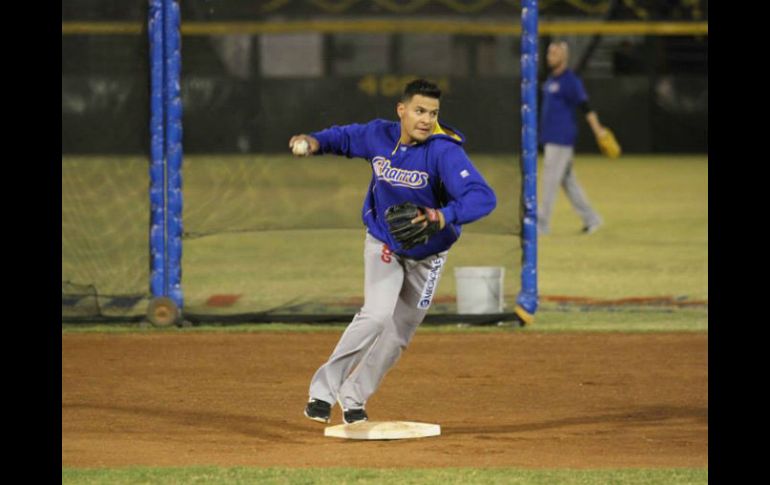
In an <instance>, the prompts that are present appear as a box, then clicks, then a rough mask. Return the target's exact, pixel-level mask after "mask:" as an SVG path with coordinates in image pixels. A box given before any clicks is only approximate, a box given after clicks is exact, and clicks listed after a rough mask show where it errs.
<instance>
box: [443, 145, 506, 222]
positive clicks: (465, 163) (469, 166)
mask: <svg viewBox="0 0 770 485" xmlns="http://www.w3.org/2000/svg"><path fill="white" fill-rule="evenodd" d="M437 163H438V172H439V177H440V178H441V181H442V183H443V184H444V187H446V190H447V192H448V193H449V197H450V201H449V203H448V204H447V205H446V206H445V207H443V208H441V212H442V213H443V214H444V220H445V221H446V223H447V224H468V223H469V222H473V221H476V220H478V219H481V218H482V217H484V216H486V215H488V214H489V213H490V212H492V211H493V210H494V208H495V207H496V206H497V197H496V196H495V192H494V191H493V190H492V187H490V186H489V184H487V182H486V180H484V177H482V176H481V173H479V171H478V170H476V167H474V166H473V163H472V162H471V161H470V159H469V158H468V156H467V155H466V154H465V150H463V149H462V148H461V147H459V146H457V145H450V146H449V148H448V149H447V150H445V151H444V152H443V153H441V155H440V157H439V159H438V162H437Z"/></svg>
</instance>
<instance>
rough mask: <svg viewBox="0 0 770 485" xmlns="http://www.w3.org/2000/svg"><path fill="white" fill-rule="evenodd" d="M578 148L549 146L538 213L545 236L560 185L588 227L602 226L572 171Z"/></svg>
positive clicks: (545, 158) (538, 220) (538, 223)
mask: <svg viewBox="0 0 770 485" xmlns="http://www.w3.org/2000/svg"><path fill="white" fill-rule="evenodd" d="M574 155H575V151H574V148H573V147H571V146H567V145H556V144H553V143H546V144H545V157H544V159H543V179H542V193H543V195H542V197H541V198H540V206H539V210H538V214H537V225H538V228H539V230H540V232H542V233H548V231H549V230H550V222H551V212H552V211H553V203H554V201H555V199H556V193H557V192H558V190H559V185H561V186H562V187H563V188H564V192H565V193H566V194H567V198H568V199H569V201H570V203H571V204H572V207H574V208H575V210H576V211H577V213H578V215H580V218H581V219H582V220H583V225H584V226H593V225H596V224H601V222H602V219H601V217H599V214H597V213H596V211H594V209H593V208H592V207H591V204H589V203H588V198H587V197H586V195H585V193H584V192H583V189H582V188H581V187H580V184H579V183H578V180H577V177H576V176H575V171H574V170H572V161H573V158H574Z"/></svg>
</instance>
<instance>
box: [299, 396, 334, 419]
mask: <svg viewBox="0 0 770 485" xmlns="http://www.w3.org/2000/svg"><path fill="white" fill-rule="evenodd" d="M331 415H332V405H331V404H329V403H328V402H326V401H321V400H320V399H311V400H310V401H308V403H307V405H306V406H305V417H307V418H308V419H312V420H313V421H318V422H319V423H328V422H329V421H330V420H331Z"/></svg>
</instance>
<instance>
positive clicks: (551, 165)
mask: <svg viewBox="0 0 770 485" xmlns="http://www.w3.org/2000/svg"><path fill="white" fill-rule="evenodd" d="M568 59H569V48H568V46H567V43H566V42H563V41H562V42H553V43H552V44H550V45H549V46H548V55H547V62H548V67H549V68H550V69H551V74H550V76H548V79H546V81H545V84H544V85H543V104H542V112H541V115H540V143H542V144H543V145H544V159H543V176H542V192H541V193H542V197H541V200H540V205H539V210H538V231H539V232H540V233H541V234H548V232H549V230H550V221H551V212H552V210H553V203H554V200H555V198H556V193H557V191H558V189H559V185H561V186H562V187H563V188H564V192H565V193H566V194H567V198H568V199H569V201H570V203H571V204H572V206H573V207H574V208H575V210H576V211H577V213H578V215H579V216H580V218H581V219H582V221H583V232H584V233H586V234H590V233H592V232H594V231H596V230H597V229H598V228H599V226H601V225H602V219H601V217H600V216H599V214H597V213H596V211H595V210H594V209H593V208H592V207H591V204H589V202H588V198H587V197H586V195H585V193H584V191H583V189H582V187H581V186H580V184H579V183H578V180H577V176H576V175H575V170H574V167H573V159H574V156H575V139H576V138H577V124H576V122H575V108H580V110H581V111H582V112H583V113H584V114H585V117H586V121H588V124H589V126H590V127H591V130H593V133H594V136H595V137H596V138H597V139H598V138H601V137H602V136H603V135H605V131H606V128H605V127H604V126H602V125H601V124H600V123H599V117H598V116H597V114H596V113H595V112H594V111H592V110H591V108H590V107H589V106H588V94H586V91H585V88H584V87H583V82H582V81H581V80H580V78H579V77H578V76H577V74H575V73H574V72H573V71H572V70H571V69H569V68H568V67H567V62H568Z"/></svg>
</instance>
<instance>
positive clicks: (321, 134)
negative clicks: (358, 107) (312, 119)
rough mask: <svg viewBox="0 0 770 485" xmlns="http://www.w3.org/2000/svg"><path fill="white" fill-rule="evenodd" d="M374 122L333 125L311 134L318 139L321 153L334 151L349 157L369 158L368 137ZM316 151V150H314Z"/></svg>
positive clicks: (336, 153)
mask: <svg viewBox="0 0 770 485" xmlns="http://www.w3.org/2000/svg"><path fill="white" fill-rule="evenodd" d="M373 123H374V122H372V123H367V124H364V125H362V124H358V123H354V124H350V125H344V126H336V125H335V126H332V127H329V128H326V129H325V130H321V131H316V132H313V133H311V135H312V136H313V137H314V138H315V139H316V140H317V141H318V144H319V149H318V152H317V153H319V154H323V153H334V154H335V155H341V156H345V157H348V158H367V159H368V158H369V157H370V154H369V148H368V143H367V138H368V137H369V136H371V134H372V133H371V131H372V128H373ZM314 153H316V152H314Z"/></svg>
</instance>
